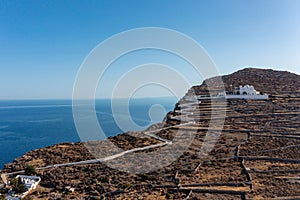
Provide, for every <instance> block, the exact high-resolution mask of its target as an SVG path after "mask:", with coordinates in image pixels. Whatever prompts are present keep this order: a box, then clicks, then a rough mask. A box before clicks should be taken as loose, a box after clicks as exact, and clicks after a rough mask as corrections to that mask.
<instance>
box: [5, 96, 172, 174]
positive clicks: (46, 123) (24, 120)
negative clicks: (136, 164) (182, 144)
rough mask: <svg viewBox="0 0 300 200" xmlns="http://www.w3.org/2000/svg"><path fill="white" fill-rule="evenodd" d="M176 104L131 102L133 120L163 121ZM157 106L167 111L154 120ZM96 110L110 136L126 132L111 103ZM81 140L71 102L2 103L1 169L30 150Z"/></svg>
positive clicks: (144, 123)
mask: <svg viewBox="0 0 300 200" xmlns="http://www.w3.org/2000/svg"><path fill="white" fill-rule="evenodd" d="M176 101H177V99H176V98H175V97H167V98H149V99H134V100H130V102H129V106H128V107H129V111H130V115H131V118H132V120H133V121H134V122H135V123H136V124H137V125H139V126H145V127H146V126H149V125H151V124H153V123H157V122H159V121H161V120H162V119H163V118H164V116H165V114H166V112H168V111H171V110H172V109H173V107H174V104H175V103H176ZM116 104H117V105H118V106H126V101H125V100H116ZM155 104H159V105H161V106H162V107H163V108H164V109H165V112H161V110H158V111H159V112H158V113H157V115H158V117H156V118H155V120H156V121H153V120H151V117H150V116H149V109H150V108H151V107H152V108H153V105H155ZM95 110H96V113H97V117H98V121H99V124H100V126H101V127H102V129H103V131H104V133H105V134H106V136H107V137H109V136H114V135H117V134H119V133H121V132H123V131H122V130H123V129H122V130H121V129H120V128H119V127H118V125H117V124H116V122H115V120H114V115H113V114H112V109H111V101H110V100H105V99H103V100H96V101H95ZM154 110H155V109H154ZM154 112H155V111H154ZM114 114H115V115H120V116H124V117H128V116H126V115H125V114H124V113H121V111H120V113H118V109H117V113H114ZM121 119H122V118H121ZM127 128H128V129H130V128H131V127H127ZM133 131H135V130H133ZM78 141H80V138H79V136H78V134H77V131H76V128H75V124H74V120H73V115H72V101H71V100H13V101H11V100H10V101H7V100H2V101H0V168H2V167H3V165H4V164H6V163H8V162H12V161H13V159H14V158H16V157H19V156H21V155H23V154H24V153H26V152H27V151H30V150H33V149H37V148H42V147H46V146H50V145H53V144H57V143H61V142H78Z"/></svg>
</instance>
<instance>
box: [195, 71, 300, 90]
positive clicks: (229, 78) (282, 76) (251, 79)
mask: <svg viewBox="0 0 300 200" xmlns="http://www.w3.org/2000/svg"><path fill="white" fill-rule="evenodd" d="M218 78H219V77H213V78H210V79H208V80H205V81H204V82H203V83H202V85H200V86H194V87H192V89H193V90H195V91H196V93H197V94H207V86H206V85H207V84H206V82H210V83H215V84H212V85H214V87H213V88H214V89H217V88H221V86H219V85H218V84H216V83H217V81H216V80H218ZM221 78H222V80H223V82H224V87H225V89H226V90H227V91H230V90H231V89H232V88H235V87H238V86H240V85H247V84H251V85H253V86H254V88H255V89H256V90H258V91H262V92H264V93H267V94H270V95H290V96H299V95H300V76H299V75H297V74H293V73H291V72H287V71H275V70H272V69H258V68H246V69H243V70H239V71H237V72H234V73H232V74H230V75H224V76H222V77H221ZM190 92H191V91H190Z"/></svg>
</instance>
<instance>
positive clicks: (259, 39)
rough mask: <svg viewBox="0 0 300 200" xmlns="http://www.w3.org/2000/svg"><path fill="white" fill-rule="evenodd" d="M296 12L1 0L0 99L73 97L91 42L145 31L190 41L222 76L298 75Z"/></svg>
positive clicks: (294, 7)
mask: <svg viewBox="0 0 300 200" xmlns="http://www.w3.org/2000/svg"><path fill="white" fill-rule="evenodd" d="M299 10H300V1H298V0H263V1H262V0H251V1H248V0H247V1H246V0H224V1H221V0H218V1H214V0H212V1H211V0H210V1H208V0H207V1H201V0H195V1H191V0H181V1H178V0H164V1H161V0H149V1H146V0H145V1H140V0H124V1H123V0H119V1H115V0H99V1H77V0H69V1H61V0H51V1H42V0H34V1H29V0H26V1H15V0H0V99H35V98H38V99H39V98H42V99H48V98H52V99H53V98H54V99H55V98H71V95H72V88H73V83H74V79H75V76H76V73H77V70H78V69H79V66H80V65H81V63H82V61H83V60H84V58H85V57H86V56H87V55H88V53H89V52H90V51H91V50H92V49H93V48H94V47H95V46H96V45H98V44H99V43H100V42H101V41H103V40H105V39H107V38H108V37H110V36H112V35H114V34H117V33H119V32H121V31H125V30H128V29H132V28H138V27H149V26H151V27H153V26H154V27H164V28H170V29H174V30H177V31H180V32H182V33H184V34H186V35H188V36H190V37H192V38H194V39H195V40H196V41H197V42H199V43H200V44H201V45H202V46H203V47H204V48H205V49H206V50H207V52H208V53H209V54H210V56H211V57H212V58H213V60H214V61H215V63H216V64H217V66H218V68H219V70H220V72H221V73H222V74H227V73H231V72H233V71H235V70H237V69H240V68H244V67H245V66H257V67H262V68H273V69H282V70H288V71H292V72H295V73H298V74H300V56H299V52H300V12H299ZM184 71H185V70H184ZM188 72H189V71H187V73H188ZM107 80H109V78H108V79H107ZM191 82H192V83H193V84H199V83H201V82H202V80H191ZM107 84H108V85H110V83H109V82H108V83H107ZM141 96H143V95H141Z"/></svg>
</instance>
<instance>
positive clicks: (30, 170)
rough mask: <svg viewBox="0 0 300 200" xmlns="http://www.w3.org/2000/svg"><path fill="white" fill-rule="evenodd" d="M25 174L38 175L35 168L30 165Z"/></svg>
mask: <svg viewBox="0 0 300 200" xmlns="http://www.w3.org/2000/svg"><path fill="white" fill-rule="evenodd" d="M25 174H26V175H29V176H30V175H33V174H36V171H35V167H34V166H32V165H28V166H27V167H26V169H25Z"/></svg>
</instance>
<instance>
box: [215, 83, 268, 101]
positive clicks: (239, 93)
mask: <svg viewBox="0 0 300 200" xmlns="http://www.w3.org/2000/svg"><path fill="white" fill-rule="evenodd" d="M218 96H219V97H223V98H224V97H225V98H226V99H268V98H269V95H267V94H260V92H258V91H256V90H255V89H254V87H253V86H252V85H245V86H239V87H237V88H236V90H235V92H233V93H231V94H230V93H228V92H225V91H224V92H221V93H219V94H218Z"/></svg>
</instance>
